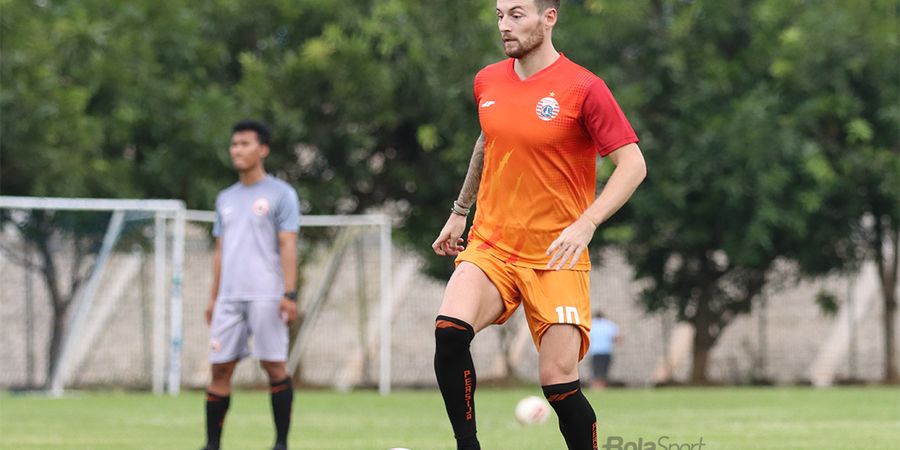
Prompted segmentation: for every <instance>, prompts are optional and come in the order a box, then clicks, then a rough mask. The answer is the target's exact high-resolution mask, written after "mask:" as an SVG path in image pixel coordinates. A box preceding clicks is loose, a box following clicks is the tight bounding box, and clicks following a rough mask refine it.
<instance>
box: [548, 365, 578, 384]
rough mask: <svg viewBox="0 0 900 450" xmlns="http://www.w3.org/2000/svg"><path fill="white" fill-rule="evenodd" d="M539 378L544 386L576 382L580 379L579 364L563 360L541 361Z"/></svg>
mask: <svg viewBox="0 0 900 450" xmlns="http://www.w3.org/2000/svg"><path fill="white" fill-rule="evenodd" d="M539 377H540V380H541V385H544V386H547V385H550V384H559V383H568V382H570V381H575V380H577V379H578V364H577V363H574V364H573V363H571V362H568V361H562V360H561V359H556V360H549V361H547V360H544V361H541V365H540V374H539Z"/></svg>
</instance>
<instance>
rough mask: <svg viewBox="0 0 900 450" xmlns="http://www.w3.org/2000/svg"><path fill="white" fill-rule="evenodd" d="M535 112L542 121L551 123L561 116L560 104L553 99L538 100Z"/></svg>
mask: <svg viewBox="0 0 900 450" xmlns="http://www.w3.org/2000/svg"><path fill="white" fill-rule="evenodd" d="M534 110H535V112H536V113H537V116H538V118H540V119H541V120H543V121H551V120H553V119H555V118H556V116H558V115H559V102H558V101H556V99H555V98H553V97H544V98H542V99H540V100H538V102H537V106H535V108H534Z"/></svg>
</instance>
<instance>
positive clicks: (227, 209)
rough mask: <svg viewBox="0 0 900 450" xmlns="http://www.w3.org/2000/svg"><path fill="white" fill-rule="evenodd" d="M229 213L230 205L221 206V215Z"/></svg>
mask: <svg viewBox="0 0 900 450" xmlns="http://www.w3.org/2000/svg"><path fill="white" fill-rule="evenodd" d="M229 214H231V207H230V206H226V207H224V208H222V215H223V216H227V215H229Z"/></svg>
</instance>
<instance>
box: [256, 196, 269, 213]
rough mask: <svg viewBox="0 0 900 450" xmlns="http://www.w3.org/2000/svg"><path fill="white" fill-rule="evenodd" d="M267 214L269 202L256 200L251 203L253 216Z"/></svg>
mask: <svg viewBox="0 0 900 450" xmlns="http://www.w3.org/2000/svg"><path fill="white" fill-rule="evenodd" d="M267 212H269V201H268V200H266V199H265V198H260V199H257V200H256V201H255V202H253V214H256V215H257V216H264V215H266V213H267Z"/></svg>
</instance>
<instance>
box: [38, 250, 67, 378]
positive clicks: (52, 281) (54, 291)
mask: <svg viewBox="0 0 900 450" xmlns="http://www.w3.org/2000/svg"><path fill="white" fill-rule="evenodd" d="M49 241H50V236H49V234H47V235H44V236H41V237H40V238H38V239H36V240H35V241H34V244H35V246H36V247H37V249H38V252H39V253H40V255H41V259H42V260H43V261H42V263H43V264H42V265H41V269H42V270H41V273H42V274H43V275H44V282H45V284H46V286H47V292H49V293H50V315H51V316H50V320H51V323H52V324H53V326H52V327H51V328H50V351H49V353H48V355H47V358H48V359H47V369H48V370H47V378H46V379H45V380H44V388H45V389H46V388H49V387H50V380H52V379H53V377H54V375H55V374H56V370H57V367H56V359H57V357H58V356H59V352H60V351H61V349H62V337H63V332H64V330H65V325H66V310H67V309H68V306H69V302H68V301H67V300H66V299H64V298H63V295H62V292H60V290H59V284H58V279H57V273H56V265H55V264H54V261H53V252H52V251H51V250H50V242H49Z"/></svg>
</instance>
